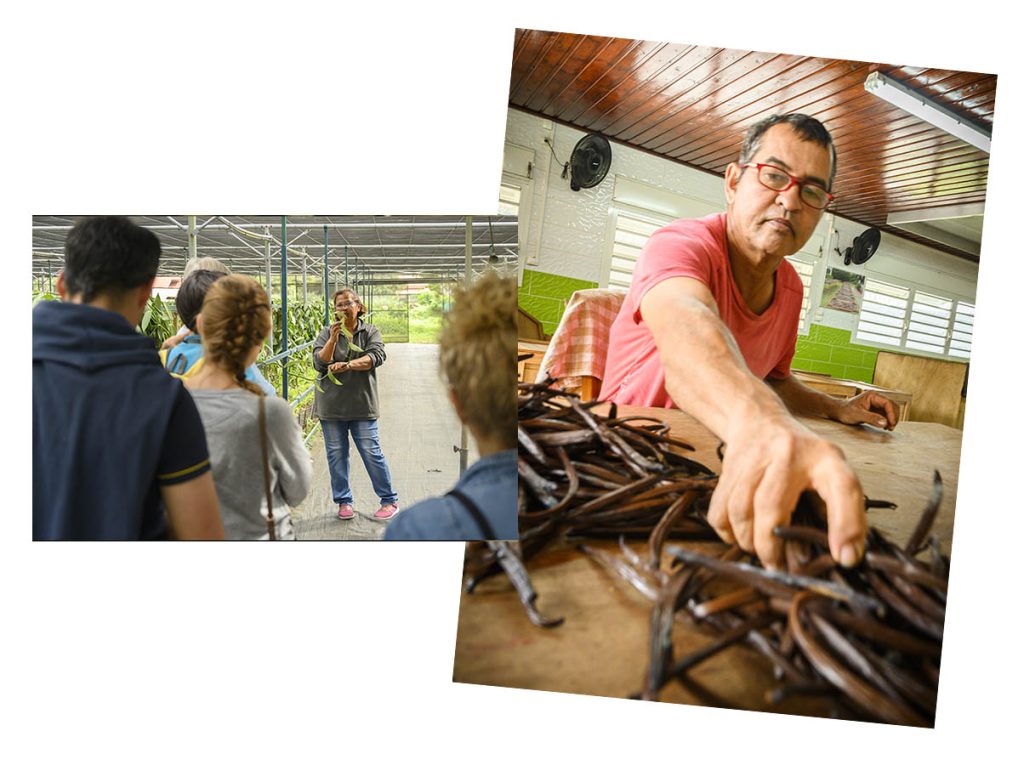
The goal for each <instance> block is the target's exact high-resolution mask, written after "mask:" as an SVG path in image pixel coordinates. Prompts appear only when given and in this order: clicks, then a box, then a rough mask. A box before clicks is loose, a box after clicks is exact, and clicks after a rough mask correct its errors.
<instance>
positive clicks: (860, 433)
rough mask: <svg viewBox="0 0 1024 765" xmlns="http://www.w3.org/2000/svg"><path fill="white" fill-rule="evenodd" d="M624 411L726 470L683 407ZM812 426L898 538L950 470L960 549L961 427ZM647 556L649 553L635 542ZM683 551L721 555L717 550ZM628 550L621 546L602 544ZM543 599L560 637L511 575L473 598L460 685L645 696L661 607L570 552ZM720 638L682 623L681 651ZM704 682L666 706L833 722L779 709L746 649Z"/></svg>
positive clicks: (536, 570) (945, 522)
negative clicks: (880, 505)
mask: <svg viewBox="0 0 1024 765" xmlns="http://www.w3.org/2000/svg"><path fill="white" fill-rule="evenodd" d="M619 411H620V413H621V414H622V415H627V414H637V413H647V414H654V415H655V416H657V417H658V418H659V419H665V420H667V421H668V422H669V423H670V424H671V426H672V434H673V435H674V436H677V437H680V438H682V439H683V440H684V441H687V442H689V443H691V444H692V445H693V446H695V447H696V448H697V451H696V454H695V455H694V458H695V459H697V460H699V461H701V462H703V463H704V464H706V465H707V466H708V467H711V468H712V469H714V470H718V469H719V468H720V463H719V461H718V459H717V457H716V456H715V447H716V446H717V444H718V439H717V438H716V437H715V436H713V435H712V434H711V433H710V432H708V431H707V430H706V429H705V428H703V426H701V425H700V424H699V423H697V422H696V421H694V420H693V419H692V418H690V417H688V416H687V415H685V414H683V413H682V412H679V411H675V410H643V409H639V408H637V407H620V408H619ZM803 422H804V423H805V424H807V425H808V426H809V427H811V428H812V429H813V430H815V431H816V432H818V433H819V434H821V435H823V436H825V437H826V438H829V439H830V440H833V441H835V442H836V443H837V444H838V445H839V446H840V447H841V448H842V449H843V451H844V453H845V454H846V456H847V459H848V460H849V462H850V463H851V464H852V465H853V466H854V469H855V470H856V471H857V474H858V475H859V476H860V479H861V482H862V484H863V486H864V489H865V492H866V493H867V495H868V496H870V497H872V498H876V499H888V500H891V501H894V502H896V503H897V504H898V505H899V508H898V509H897V510H895V511H893V510H871V511H869V518H870V523H871V524H872V525H873V526H876V527H878V528H879V529H881V530H882V531H883V532H884V533H886V534H887V535H888V536H889V537H890V538H891V539H893V540H894V541H897V542H904V541H906V539H907V538H908V537H909V535H910V533H911V532H912V529H913V527H914V524H916V522H917V518H918V517H919V514H920V511H921V509H922V508H923V507H924V505H925V503H926V502H927V498H928V495H929V493H930V492H931V474H932V471H933V470H934V469H939V470H940V471H941V472H942V477H943V482H944V485H945V487H946V492H945V496H944V499H943V502H942V506H941V508H940V511H939V517H938V519H937V521H936V524H935V532H936V533H937V534H938V535H939V536H940V538H941V540H942V544H943V547H944V548H945V550H946V551H947V552H948V551H949V549H950V545H951V539H952V530H953V512H954V508H955V500H956V488H957V479H958V475H959V463H960V436H961V434H960V433H959V431H956V430H955V429H952V428H948V427H945V426H942V425H936V424H930V423H901V424H900V425H898V426H897V428H896V430H895V431H893V432H892V433H888V432H884V431H880V430H877V429H875V428H872V427H869V426H859V427H847V426H844V425H840V424H838V423H833V422H829V421H825V420H808V419H804V420H803ZM630 544H631V546H632V547H633V548H634V549H635V550H638V551H639V550H640V549H641V548H642V547H643V545H642V544H639V543H630ZM673 544H683V545H685V546H687V547H693V548H695V549H706V550H713V549H720V548H717V546H716V545H715V544H714V543H703V544H702V543H689V542H673ZM592 546H594V547H599V548H601V549H604V550H606V551H608V552H612V553H614V552H616V550H617V543H615V542H610V541H599V542H595V543H593V545H592ZM529 568H530V574H531V578H532V580H533V584H534V587H535V588H536V590H537V592H538V600H537V605H538V607H539V608H540V610H541V612H542V613H544V614H546V615H548V616H564V617H565V623H564V624H563V625H562V626H560V627H556V628H554V629H547V630H545V629H541V628H538V627H535V626H533V625H532V624H531V623H530V622H529V621H528V619H527V618H526V615H525V613H524V612H523V609H522V606H521V605H520V604H519V600H518V598H517V597H516V595H515V593H514V592H513V591H512V589H511V587H510V585H509V584H508V582H507V581H506V580H505V579H504V577H493V578H491V579H489V580H486V581H485V582H484V583H482V584H481V585H480V586H479V588H478V589H477V591H476V592H474V593H473V594H472V595H467V594H465V593H463V595H462V600H461V606H460V609H459V624H458V636H457V644H456V651H455V665H454V672H453V678H454V680H455V681H457V682H471V683H483V684H487V685H498V686H505V687H514V688H530V689H537V690H548V691H565V692H570V693H586V694H590V695H598V696H614V697H620V698H625V697H628V696H630V695H631V694H633V693H635V692H637V691H639V690H640V688H641V687H642V684H643V678H644V673H645V671H646V668H647V645H648V639H649V617H650V611H651V605H650V603H649V602H648V601H647V600H646V599H645V598H644V597H643V596H641V595H640V594H639V593H638V592H636V591H635V590H633V589H632V588H631V587H629V586H628V585H626V584H625V583H624V582H622V581H621V580H620V579H618V578H617V577H615V576H612V575H610V574H608V573H607V572H606V571H605V570H604V569H603V568H602V567H601V566H600V565H599V564H598V563H596V562H595V561H593V560H592V559H590V558H589V557H587V556H585V555H583V554H581V553H580V552H578V551H577V550H576V549H575V548H574V547H572V546H571V545H567V544H562V545H560V546H554V547H551V548H548V549H546V550H544V551H543V552H541V553H540V554H538V556H537V557H536V558H534V559H533V560H531V561H530V564H529ZM709 640H710V638H709V637H708V636H707V635H705V634H704V633H702V632H700V631H698V630H697V629H695V628H693V627H691V626H688V624H687V623H685V622H683V621H677V623H676V627H675V630H674V643H675V650H676V652H677V655H682V654H683V653H687V652H690V651H693V650H695V649H696V648H699V647H700V646H702V645H704V644H705V643H707V642H708V641H709ZM692 678H693V679H692V682H690V684H689V685H687V686H684V685H682V684H680V683H678V682H673V683H671V684H669V685H668V686H666V688H665V689H664V690H663V692H662V694H661V696H660V698H661V699H662V700H663V701H671V702H679V703H689V704H706V705H714V706H729V707H733V708H740V709H749V710H771V711H778V712H793V713H800V714H813V715H825V714H828V710H827V709H826V707H825V706H824V705H823V702H821V701H815V700H809V699H806V698H804V699H792V700H789V701H786V702H784V703H783V704H781V705H778V706H774V707H773V706H770V705H769V704H768V702H767V700H766V699H765V697H764V695H763V694H764V690H765V689H767V688H770V687H772V685H773V681H772V677H771V669H770V666H769V665H768V664H767V662H766V661H764V660H763V659H762V658H761V657H760V656H759V655H757V654H754V653H753V652H752V651H750V650H748V649H745V648H743V647H735V648H731V649H728V650H727V651H725V652H723V653H722V654H720V655H718V656H715V657H714V658H712V659H710V660H708V661H707V662H705V663H703V664H701V665H699V666H698V667H697V668H695V670H694V671H693V672H692Z"/></svg>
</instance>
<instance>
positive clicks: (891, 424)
mask: <svg viewBox="0 0 1024 765" xmlns="http://www.w3.org/2000/svg"><path fill="white" fill-rule="evenodd" d="M876 398H877V400H878V405H879V406H881V408H882V409H883V410H884V411H885V419H886V421H887V429H888V430H892V429H893V428H895V427H896V423H897V422H899V419H900V413H899V409H897V408H896V404H894V403H893V402H892V401H891V400H890V399H887V398H886V397H885V396H882V395H878V394H876Z"/></svg>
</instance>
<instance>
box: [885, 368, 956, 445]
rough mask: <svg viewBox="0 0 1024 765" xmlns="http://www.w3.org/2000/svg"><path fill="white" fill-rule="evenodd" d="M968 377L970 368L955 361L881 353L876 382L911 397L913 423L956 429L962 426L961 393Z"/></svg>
mask: <svg viewBox="0 0 1024 765" xmlns="http://www.w3.org/2000/svg"><path fill="white" fill-rule="evenodd" d="M966 374H967V365H966V364H961V363H959V362H956V361H943V360H942V359H929V358H924V357H923V356H905V355H903V354H900V353H887V352H885V351H882V352H881V353H879V354H878V359H877V360H876V361H875V376H874V382H875V384H876V385H881V386H883V387H886V388H899V389H900V390H905V391H908V392H910V393H912V394H913V396H914V407H913V411H912V412H911V415H910V416H911V418H912V419H914V420H916V421H918V422H937V423H940V424H942V425H949V426H950V427H954V428H955V427H957V426H958V424H962V422H963V421H962V420H961V418H960V408H961V403H962V402H961V396H960V393H961V391H962V390H963V387H964V376H965V375H966Z"/></svg>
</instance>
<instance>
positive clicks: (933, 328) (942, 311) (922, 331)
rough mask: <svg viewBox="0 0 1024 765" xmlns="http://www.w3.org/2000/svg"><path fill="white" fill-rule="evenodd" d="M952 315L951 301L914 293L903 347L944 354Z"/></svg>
mask: <svg viewBox="0 0 1024 765" xmlns="http://www.w3.org/2000/svg"><path fill="white" fill-rule="evenodd" d="M952 315H953V301H952V300H950V299H949V298H943V297H939V296H938V295H929V294H928V293H926V292H915V293H914V301H913V303H911V305H910V321H909V323H908V324H907V339H906V340H905V341H904V346H905V347H906V348H909V349H912V350H916V351H928V352H929V353H938V354H944V353H945V352H946V342H947V340H948V339H949V320H950V318H951V317H952Z"/></svg>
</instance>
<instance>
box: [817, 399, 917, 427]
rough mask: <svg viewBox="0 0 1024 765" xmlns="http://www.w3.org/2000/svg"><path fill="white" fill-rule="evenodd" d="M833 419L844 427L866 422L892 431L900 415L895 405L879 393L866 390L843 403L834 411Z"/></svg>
mask: <svg viewBox="0 0 1024 765" xmlns="http://www.w3.org/2000/svg"><path fill="white" fill-rule="evenodd" d="M833 419H835V420H838V421H839V422H842V423H845V424H846V425H859V424H860V423H864V422H866V423H867V424H868V425H874V426H875V427H876V428H884V429H885V430H892V429H893V428H895V427H896V423H897V422H899V419H900V413H899V409H898V408H897V406H896V404H894V403H893V402H892V401H891V400H889V399H887V398H886V397H885V396H883V395H882V394H881V393H878V392H876V391H873V390H866V391H864V392H863V393H861V394H859V395H857V396H854V397H853V398H849V399H846V400H845V401H843V402H842V403H841V404H840V405H839V407H838V408H837V409H836V412H835V415H834V416H833Z"/></svg>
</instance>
